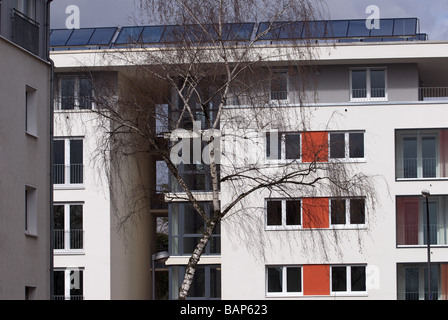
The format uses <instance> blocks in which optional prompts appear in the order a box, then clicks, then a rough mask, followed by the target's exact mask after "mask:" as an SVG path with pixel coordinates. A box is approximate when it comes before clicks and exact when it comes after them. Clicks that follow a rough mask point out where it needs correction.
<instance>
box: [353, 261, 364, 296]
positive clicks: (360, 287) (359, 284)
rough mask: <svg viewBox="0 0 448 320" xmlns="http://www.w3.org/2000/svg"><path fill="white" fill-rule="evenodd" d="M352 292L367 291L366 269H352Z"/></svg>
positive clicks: (362, 267) (361, 267)
mask: <svg viewBox="0 0 448 320" xmlns="http://www.w3.org/2000/svg"><path fill="white" fill-rule="evenodd" d="M351 281H352V288H351V289H352V291H366V267H364V266H360V267H352V268H351Z"/></svg>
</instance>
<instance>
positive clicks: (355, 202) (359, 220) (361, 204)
mask: <svg viewBox="0 0 448 320" xmlns="http://www.w3.org/2000/svg"><path fill="white" fill-rule="evenodd" d="M365 210H366V209H365V201H364V199H350V223H351V224H364V223H365V222H366V221H365V220H366V212H365Z"/></svg>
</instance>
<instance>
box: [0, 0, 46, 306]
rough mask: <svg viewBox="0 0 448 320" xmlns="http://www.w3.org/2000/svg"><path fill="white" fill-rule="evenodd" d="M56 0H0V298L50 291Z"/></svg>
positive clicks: (28, 296) (42, 295)
mask: <svg viewBox="0 0 448 320" xmlns="http://www.w3.org/2000/svg"><path fill="white" fill-rule="evenodd" d="M49 2H50V1H43V0H38V1H30V0H20V1H0V54H1V57H2V59H1V62H0V70H1V72H2V75H1V76H0V104H1V108H0V132H1V133H0V154H1V155H0V158H1V160H0V163H1V165H0V181H1V182H0V193H1V197H0V221H1V222H0V234H1V236H0V237H1V240H0V242H1V249H0V269H1V270H2V272H1V275H0V299H2V300H3V299H13V300H23V299H39V300H42V299H49V298H50V289H51V286H50V279H51V273H50V270H51V264H52V262H51V261H52V258H51V250H50V248H51V245H50V237H49V234H50V205H49V203H50V201H51V194H52V191H51V184H50V165H49V164H50V143H51V139H50V134H51V132H50V129H51V120H50V119H51V107H50V106H51V103H50V101H51V99H50V96H51V74H52V67H51V64H50V61H49V60H48V32H49V30H48V17H49Z"/></svg>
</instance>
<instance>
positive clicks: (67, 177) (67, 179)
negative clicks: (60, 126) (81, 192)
mask: <svg viewBox="0 0 448 320" xmlns="http://www.w3.org/2000/svg"><path fill="white" fill-rule="evenodd" d="M73 140H78V141H81V144H82V163H73V164H72V163H71V155H72V154H71V147H70V144H71V141H73ZM53 141H64V163H63V164H60V163H54V164H53V169H52V170H56V171H60V170H57V167H56V166H57V165H62V166H63V173H64V182H63V183H55V176H56V174H55V173H54V175H55V176H54V177H53V181H52V183H53V187H54V188H55V189H84V184H85V176H86V175H85V157H84V154H85V151H84V149H85V148H84V146H85V139H84V137H54V138H53ZM72 165H81V174H80V176H81V180H82V181H81V182H80V183H76V182H73V183H72V182H71V181H72V180H71V179H72V170H71V169H72ZM53 172H55V171H53Z"/></svg>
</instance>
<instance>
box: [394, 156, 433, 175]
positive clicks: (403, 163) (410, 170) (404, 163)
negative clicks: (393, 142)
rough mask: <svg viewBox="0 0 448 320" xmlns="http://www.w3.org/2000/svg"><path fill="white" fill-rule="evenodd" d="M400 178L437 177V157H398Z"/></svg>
mask: <svg viewBox="0 0 448 320" xmlns="http://www.w3.org/2000/svg"><path fill="white" fill-rule="evenodd" d="M398 166H399V168H401V170H400V171H399V174H398V177H399V178H437V175H438V174H437V159H436V158H401V159H398Z"/></svg>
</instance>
